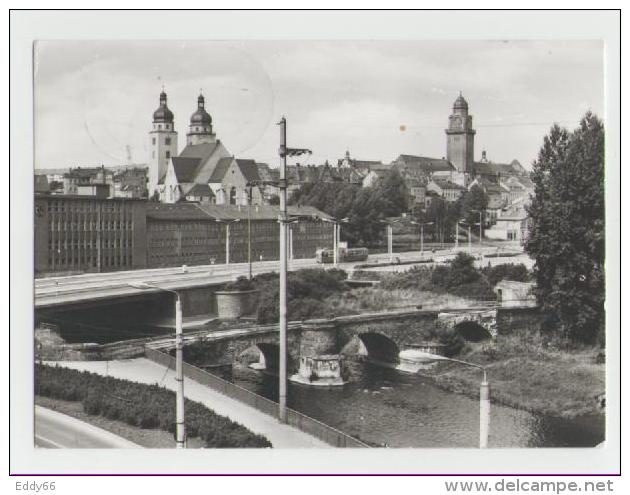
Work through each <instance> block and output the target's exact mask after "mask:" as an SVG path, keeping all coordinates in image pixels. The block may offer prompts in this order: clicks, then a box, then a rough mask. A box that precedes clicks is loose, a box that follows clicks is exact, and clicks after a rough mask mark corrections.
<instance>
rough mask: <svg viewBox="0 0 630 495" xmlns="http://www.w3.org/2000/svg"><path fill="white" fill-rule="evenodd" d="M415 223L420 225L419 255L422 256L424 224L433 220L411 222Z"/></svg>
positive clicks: (428, 223) (429, 223)
mask: <svg viewBox="0 0 630 495" xmlns="http://www.w3.org/2000/svg"><path fill="white" fill-rule="evenodd" d="M411 223H413V224H415V225H420V257H421V258H424V226H425V225H433V222H422V223H421V222H411Z"/></svg>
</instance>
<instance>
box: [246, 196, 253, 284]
mask: <svg viewBox="0 0 630 495" xmlns="http://www.w3.org/2000/svg"><path fill="white" fill-rule="evenodd" d="M247 264H248V265H249V279H250V280H251V279H252V186H249V194H248V196H247Z"/></svg>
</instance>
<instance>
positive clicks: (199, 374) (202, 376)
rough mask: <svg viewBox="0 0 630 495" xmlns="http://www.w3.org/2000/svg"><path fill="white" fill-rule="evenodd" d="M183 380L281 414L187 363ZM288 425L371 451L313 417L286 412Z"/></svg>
mask: <svg viewBox="0 0 630 495" xmlns="http://www.w3.org/2000/svg"><path fill="white" fill-rule="evenodd" d="M144 354H145V357H146V358H147V359H149V360H151V361H153V362H155V363H158V364H161V365H162V366H166V367H168V368H170V369H175V358H174V357H173V356H170V355H169V354H166V353H164V352H162V351H158V350H156V349H152V348H151V347H149V346H146V347H145V349H144ZM184 376H185V377H187V378H190V379H191V380H193V381H195V382H198V383H201V384H202V385H206V386H208V387H210V388H212V389H213V390H216V391H217V392H220V393H222V394H223V395H225V396H227V397H230V398H232V399H235V400H237V401H239V402H242V403H244V404H247V405H248V406H250V407H253V408H254V409H256V410H258V411H260V412H262V413H264V414H268V415H269V416H274V417H275V416H277V414H278V404H277V403H276V402H274V401H272V400H269V399H267V398H265V397H262V396H260V395H258V394H255V393H254V392H252V391H250V390H247V389H246V388H243V387H239V386H238V385H236V384H234V383H231V382H228V381H227V380H223V379H222V378H219V377H218V376H215V375H213V374H211V373H208V372H207V371H204V370H202V369H200V368H197V367H196V366H193V365H191V364H188V363H184ZM287 423H288V424H289V425H291V426H293V427H294V428H297V429H298V430H300V431H303V432H304V433H308V434H309V435H312V436H314V437H315V438H318V439H319V440H322V441H323V442H326V443H327V444H329V445H333V446H335V447H352V448H357V447H358V448H365V447H369V445H367V444H365V443H363V442H361V441H360V440H358V439H356V438H354V437H352V436H350V435H348V434H347V433H344V432H342V431H339V430H337V429H335V428H333V427H332V426H328V425H327V424H325V423H322V422H321V421H317V420H316V419H313V418H311V417H310V416H307V415H305V414H302V413H300V412H298V411H295V410H293V409H289V408H287Z"/></svg>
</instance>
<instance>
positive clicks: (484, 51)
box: [35, 41, 604, 169]
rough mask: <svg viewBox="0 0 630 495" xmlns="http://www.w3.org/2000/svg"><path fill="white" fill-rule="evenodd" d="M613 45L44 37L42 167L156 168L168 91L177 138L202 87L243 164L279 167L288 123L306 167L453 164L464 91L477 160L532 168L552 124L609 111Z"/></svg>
mask: <svg viewBox="0 0 630 495" xmlns="http://www.w3.org/2000/svg"><path fill="white" fill-rule="evenodd" d="M602 48H603V46H602V44H601V43H599V42H586V41H571V42H558V41H544V42H542V41H538V42H512V41H510V42H500V41H492V42H489V41H472V42H460V41H448V42H447V41H440V42H428V41H422V42H418V41H415V42H385V41H378V42H368V41H361V42H321V41H308V42H307V41H301V42H294V41H291V42H288V41H285V42H279V41H278V42H272V41H267V42H253V41H244V42H214V41H194V42H190V41H182V42H178V41H171V42H164V41H142V42H138V41H125V42H120V41H115V42H114V41H103V42H86V43H82V44H81V45H77V44H76V43H68V42H63V41H54V42H40V43H37V44H36V47H35V63H36V67H37V71H36V76H35V131H36V163H35V166H36V168H38V169H48V168H65V167H76V166H95V165H101V164H104V165H106V166H116V165H125V164H127V163H146V162H147V155H148V153H149V152H148V133H149V131H150V130H151V115H152V112H153V111H154V110H155V108H156V106H157V104H158V102H159V93H160V91H161V90H162V87H164V89H165V91H166V93H167V94H168V98H169V108H171V110H172V111H173V113H174V114H175V129H176V130H177V131H178V133H179V135H180V136H182V138H180V142H182V141H181V140H182V139H183V136H184V135H185V133H186V130H187V127H188V122H189V118H190V115H191V114H192V113H193V112H194V110H195V108H196V99H197V96H198V95H199V93H200V92H202V93H203V94H204V96H205V98H206V102H207V109H208V111H209V113H210V115H211V116H212V119H213V126H214V129H215V132H216V133H217V138H218V139H220V140H221V141H222V142H224V143H225V144H226V145H227V147H228V148H229V149H230V150H231V151H232V152H233V153H234V155H235V156H236V157H239V158H252V159H255V160H257V161H260V162H266V163H268V164H269V165H270V166H272V167H275V166H277V164H278V159H277V141H278V136H277V133H278V130H277V127H276V126H275V125H274V124H275V122H276V120H277V119H278V118H279V117H280V116H281V115H285V116H286V117H287V119H288V125H289V136H288V137H289V139H290V140H291V142H293V143H295V145H296V146H303V147H308V148H311V149H313V151H314V154H313V155H312V157H309V159H308V160H307V163H316V164H321V163H324V162H325V161H326V160H328V161H329V162H330V163H331V164H336V160H337V159H339V158H342V157H343V156H344V154H345V152H346V150H349V151H350V154H351V155H352V156H353V157H355V158H358V159H363V160H381V161H383V162H387V163H388V162H390V161H392V160H394V159H395V158H396V156H398V155H399V154H414V155H421V156H431V157H436V158H440V157H443V156H445V154H446V147H445V144H446V141H445V135H444V129H445V128H446V127H447V124H448V121H447V119H448V115H449V113H450V110H451V107H452V104H453V101H454V100H455V98H456V97H457V95H458V94H459V91H462V92H463V94H464V96H465V97H466V99H467V101H468V102H469V104H470V113H471V114H472V115H473V118H474V121H473V124H474V127H475V128H476V129H477V130H478V132H477V136H476V145H475V159H479V158H480V157H481V152H482V151H483V150H486V151H487V154H488V159H489V160H491V161H495V162H510V161H512V160H513V159H517V160H519V162H520V163H521V164H522V165H523V166H524V167H526V168H530V165H531V162H532V160H534V159H535V158H536V154H537V152H538V148H539V146H540V139H541V137H542V136H543V135H544V134H545V133H546V132H547V130H548V128H549V127H550V126H551V125H552V124H553V123H554V122H557V123H559V124H560V125H563V126H567V127H568V128H573V127H575V126H576V125H577V123H578V121H579V118H580V117H581V116H582V115H583V114H584V112H586V110H589V109H590V110H592V111H593V112H595V113H596V114H600V115H602V114H603V104H604V103H603V80H602V78H601V73H602V64H603V58H602V56H601V55H602ZM499 61H501V62H499ZM462 71H464V72H463V73H462ZM471 76H472V77H471ZM464 80H465V81H466V84H464V83H463V82H462V81H464ZM566 109H571V110H566ZM60 128H61V129H64V130H65V131H64V132H63V133H59V129H60Z"/></svg>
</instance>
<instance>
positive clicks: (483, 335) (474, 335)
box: [453, 320, 493, 342]
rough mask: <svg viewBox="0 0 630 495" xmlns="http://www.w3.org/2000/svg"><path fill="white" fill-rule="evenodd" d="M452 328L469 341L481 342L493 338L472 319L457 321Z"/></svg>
mask: <svg viewBox="0 0 630 495" xmlns="http://www.w3.org/2000/svg"><path fill="white" fill-rule="evenodd" d="M453 329H454V330H455V331H456V332H457V333H458V334H459V335H460V336H461V337H462V338H463V339H464V340H467V341H469V342H481V341H482V340H487V339H491V338H493V336H492V334H491V333H490V331H489V330H488V329H487V328H486V327H484V326H483V325H480V324H479V323H477V322H476V321H473V320H465V321H462V322H460V323H457V324H456V325H455V326H454V327H453Z"/></svg>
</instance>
